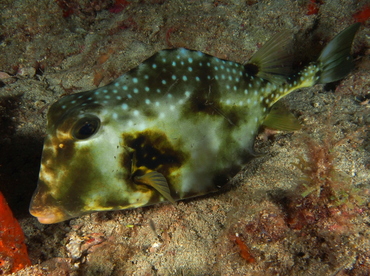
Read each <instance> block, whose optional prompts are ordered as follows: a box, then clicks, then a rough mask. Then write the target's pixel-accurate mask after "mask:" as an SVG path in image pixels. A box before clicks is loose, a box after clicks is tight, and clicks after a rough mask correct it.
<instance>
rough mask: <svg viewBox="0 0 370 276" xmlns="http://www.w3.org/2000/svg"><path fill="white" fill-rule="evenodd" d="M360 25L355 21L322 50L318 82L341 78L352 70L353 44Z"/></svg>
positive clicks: (319, 60)
mask: <svg viewBox="0 0 370 276" xmlns="http://www.w3.org/2000/svg"><path fill="white" fill-rule="evenodd" d="M360 25H361V24H360V23H355V24H353V25H351V26H349V27H348V28H346V29H345V30H343V31H342V32H340V33H339V34H338V35H337V36H336V37H334V39H333V40H332V41H330V42H329V44H328V45H326V46H325V48H324V49H323V50H322V52H321V54H320V57H319V59H318V63H319V64H320V65H319V66H320V72H319V78H318V80H317V83H329V82H333V81H337V80H340V79H342V78H344V77H345V76H346V75H347V74H348V73H349V72H350V71H351V70H352V68H353V60H352V57H351V55H350V52H351V46H352V42H353V39H354V37H355V34H356V32H357V30H358V28H359V27H360Z"/></svg>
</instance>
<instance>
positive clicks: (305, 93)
mask: <svg viewBox="0 0 370 276" xmlns="http://www.w3.org/2000/svg"><path fill="white" fill-rule="evenodd" d="M57 2H58V3H59V5H58V3H57ZM112 2H113V1H103V0H95V1H82V0H77V1H52V0H40V1H35V0H34V1H25V0H21V1H20V0H19V1H14V0H0V20H1V33H0V72H1V73H0V76H1V78H2V79H3V81H2V82H0V84H1V85H0V114H1V118H0V152H1V154H0V190H1V191H2V192H3V194H4V195H5V197H6V198H7V200H8V202H9V204H10V206H11V208H12V210H13V212H14V214H15V216H16V217H17V218H18V220H19V222H20V224H21V226H22V228H23V230H24V233H25V236H26V243H27V246H28V250H29V255H30V258H31V261H32V264H33V266H32V267H29V268H27V269H25V270H23V271H19V272H18V273H15V275H369V274H370V227H369V226H370V210H369V207H370V203H369V202H370V201H369V195H370V184H369V183H370V176H369V169H370V163H369V162H370V156H369V149H370V144H369V131H368V127H369V122H370V119H369V104H368V100H369V98H370V97H369V93H370V59H369V53H370V51H369V43H370V42H369V38H370V29H369V26H370V25H369V22H367V23H364V24H363V25H362V27H361V29H360V30H359V32H358V34H357V36H356V39H355V44H354V56H355V65H356V66H355V68H354V70H353V71H352V72H351V73H350V74H349V75H348V76H347V77H346V78H345V79H343V80H342V81H340V82H336V83H335V84H332V85H316V86H314V87H312V88H308V89H303V90H299V91H296V92H294V93H292V94H290V95H289V96H287V97H286V98H285V99H284V100H283V101H284V104H285V105H286V106H288V108H289V109H290V110H291V111H292V112H293V114H294V115H295V116H296V117H297V118H298V119H299V120H300V122H301V123H302V129H301V130H299V131H296V132H279V133H271V132H266V131H265V132H264V133H262V134H260V135H259V136H258V137H257V139H256V148H257V150H258V151H260V152H264V153H265V154H264V155H262V156H261V157H259V158H256V159H253V160H252V161H251V162H250V163H248V164H246V166H245V168H244V169H243V170H242V171H241V172H240V173H239V174H238V175H237V176H235V178H234V179H233V180H232V182H231V183H230V188H229V189H228V190H227V191H225V192H223V193H218V194H211V195H208V196H203V197H200V198H195V199H191V200H186V201H182V202H179V203H177V204H176V205H175V206H174V205H171V204H160V205H156V206H151V207H145V208H139V209H135V210H126V211H115V212H101V213H94V214H91V215H85V216H83V217H79V218H75V219H72V220H69V221H66V222H63V223H58V224H54V225H42V224H40V223H39V222H38V221H37V220H36V219H35V218H33V217H31V215H30V214H29V213H28V205H29V202H30V199H31V196H32V192H33V191H34V189H35V188H36V183H37V177H38V170H39V164H40V158H41V152H42V144H43V138H44V135H45V127H46V114H47V110H48V108H49V106H50V104H52V103H53V102H55V101H57V100H58V99H60V98H61V97H62V96H63V95H68V94H71V93H75V92H80V91H85V90H90V89H94V88H96V87H97V86H102V85H105V84H108V83H109V82H110V81H112V80H114V79H115V78H116V77H118V76H120V75H121V74H123V73H125V72H127V71H128V70H129V69H131V68H134V67H135V66H137V65H138V64H140V63H141V62H142V61H143V60H145V59H146V58H148V57H150V56H151V55H152V54H154V53H155V52H157V51H159V50H161V49H165V48H172V47H186V48H189V49H196V50H200V51H202V52H205V53H208V54H210V55H214V56H217V57H219V58H223V59H227V60H232V61H236V62H240V63H244V62H246V61H247V60H248V59H249V58H250V57H251V55H252V53H253V52H255V51H256V50H257V49H258V47H260V46H261V45H262V44H263V43H264V42H266V40H267V39H268V38H270V37H271V36H272V35H273V34H274V33H276V32H279V31H281V30H285V29H286V30H290V31H292V32H294V33H297V34H298V38H297V42H296V43H295V45H296V47H297V49H298V50H299V51H298V53H300V54H298V56H300V55H301V56H302V61H303V63H305V62H307V61H309V60H310V59H314V58H315V57H317V55H318V53H319V51H320V49H321V48H322V47H323V45H325V43H327V42H328V41H329V40H330V39H331V38H332V37H333V36H334V35H335V34H337V33H339V32H340V31H341V30H343V29H344V28H346V27H347V26H349V25H350V24H352V23H354V19H353V14H355V13H356V12H358V11H359V10H360V9H361V8H362V7H363V6H364V5H366V4H369V1H350V0H342V1H339V0H338V1H334V0H332V1H325V0H324V1H316V2H321V4H320V5H319V10H318V13H317V14H312V15H307V12H308V9H307V5H308V3H309V2H310V1H291V0H280V1H257V0H255V1H253V0H250V1H247V0H244V1H238V0H230V1H227V0H219V1H217V0H215V1H213V0H204V1H180V0H172V1H170V0H168V1H166V0H142V1H139V0H132V1H128V2H129V4H128V5H127V6H126V7H124V9H122V10H121V11H119V9H118V10H117V9H116V10H115V13H114V12H111V11H112V10H111V11H109V8H111V6H112ZM117 2H121V3H124V2H125V1H117ZM65 3H68V4H65ZM63 4H64V6H63ZM66 5H67V6H66ZM62 7H64V10H63V9H62ZM299 65H300V60H295V66H299ZM4 73H6V74H8V75H9V76H12V77H11V78H10V79H9V78H8V79H4V78H5V77H6V75H4ZM4 76H5V77H4ZM300 158H303V159H304V160H306V161H305V162H306V163H305V165H304V166H303V167H304V168H303V170H306V172H305V173H304V172H303V171H302V170H301V169H299V168H298V166H297V165H294V163H296V164H297V163H299V160H300ZM303 163H304V162H303V161H302V162H301V164H303ZM320 173H321V174H320ZM319 174H320V175H319ZM303 184H305V185H306V186H304V185H303ZM310 188H312V189H313V190H314V191H313V192H312V193H311V194H310V195H308V196H306V197H304V198H303V197H302V194H303V193H305V192H306V191H307V190H308V189H310ZM325 189H331V191H335V192H336V193H337V195H338V199H337V200H334V201H333V200H331V199H328V198H327V196H326V195H325V193H324V192H322V193H321V194H320V193H319V192H318V191H320V190H321V191H324V190H325ZM151 225H154V227H155V230H153V227H151ZM236 236H238V237H239V240H240V241H241V242H243V243H244V244H245V245H246V247H247V248H248V249H249V252H250V254H251V256H250V257H245V256H244V258H243V257H242V255H241V254H240V253H241V249H240V246H239V245H238V244H237V243H236V241H235V239H236V238H235V237H236Z"/></svg>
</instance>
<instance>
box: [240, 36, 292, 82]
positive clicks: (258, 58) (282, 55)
mask: <svg viewBox="0 0 370 276" xmlns="http://www.w3.org/2000/svg"><path fill="white" fill-rule="evenodd" d="M292 42H293V40H292V34H291V33H290V32H289V31H284V32H281V33H278V34H275V35H274V36H273V37H272V38H271V39H270V40H269V41H267V43H266V44H265V45H263V46H262V48H260V49H259V50H258V51H257V52H256V53H255V54H254V55H253V56H252V58H251V59H250V60H249V61H248V63H247V64H245V69H246V71H247V73H248V71H249V68H253V67H254V68H253V70H254V71H255V73H254V75H256V76H258V77H260V78H263V79H266V80H268V81H271V82H275V83H280V82H282V81H284V80H285V78H286V77H287V76H289V75H290V74H291V73H292V68H291V64H292V61H293V55H292V53H291V49H292V47H291V45H292Z"/></svg>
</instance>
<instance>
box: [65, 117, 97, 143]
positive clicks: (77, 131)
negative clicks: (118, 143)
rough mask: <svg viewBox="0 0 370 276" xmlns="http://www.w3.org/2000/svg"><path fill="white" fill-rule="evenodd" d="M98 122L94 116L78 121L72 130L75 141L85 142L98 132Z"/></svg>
mask: <svg viewBox="0 0 370 276" xmlns="http://www.w3.org/2000/svg"><path fill="white" fill-rule="evenodd" d="M99 127H100V120H99V118H98V117H96V116H85V117H83V118H81V119H79V120H78V121H77V122H76V123H75V125H74V126H73V129H72V135H73V137H74V138H75V139H77V140H85V139H87V138H90V137H91V136H93V135H94V134H95V133H97V132H98V130H99Z"/></svg>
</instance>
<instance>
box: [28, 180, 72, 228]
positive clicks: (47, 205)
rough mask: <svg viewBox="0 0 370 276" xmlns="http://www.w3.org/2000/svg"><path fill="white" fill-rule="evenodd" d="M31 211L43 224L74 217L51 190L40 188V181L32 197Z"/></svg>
mask: <svg viewBox="0 0 370 276" xmlns="http://www.w3.org/2000/svg"><path fill="white" fill-rule="evenodd" d="M41 187H42V185H41ZM29 211H30V213H31V215H32V216H34V217H36V218H37V219H38V221H39V222H40V223H43V224H52V223H58V222H61V221H64V220H67V219H70V218H72V217H73V216H71V215H69V214H68V212H67V211H66V210H65V209H64V208H62V207H61V206H60V205H59V204H58V202H57V200H56V199H55V198H54V197H53V196H52V195H51V194H50V193H49V192H47V191H45V190H43V189H42V188H41V189H40V182H39V184H38V187H37V189H36V191H35V193H34V195H33V197H32V200H31V204H30V208H29Z"/></svg>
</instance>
